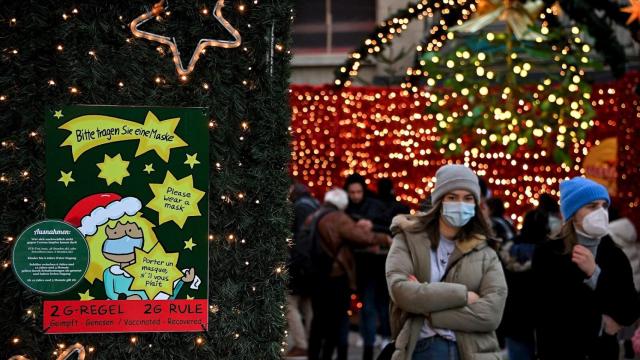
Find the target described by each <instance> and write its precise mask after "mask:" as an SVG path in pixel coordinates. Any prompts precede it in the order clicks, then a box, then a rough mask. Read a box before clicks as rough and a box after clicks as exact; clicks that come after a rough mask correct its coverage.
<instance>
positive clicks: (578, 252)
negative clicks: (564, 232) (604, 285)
mask: <svg viewBox="0 0 640 360" xmlns="http://www.w3.org/2000/svg"><path fill="white" fill-rule="evenodd" d="M571 261H573V262H574V263H575V264H576V265H578V267H579V268H580V270H582V271H583V272H584V273H585V274H587V276H588V277H591V275H593V273H594V271H596V260H595V259H594V258H593V254H592V253H591V251H589V249H587V248H586V247H584V246H582V245H575V246H574V247H573V252H572V253H571Z"/></svg>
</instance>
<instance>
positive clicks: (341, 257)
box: [307, 189, 391, 360]
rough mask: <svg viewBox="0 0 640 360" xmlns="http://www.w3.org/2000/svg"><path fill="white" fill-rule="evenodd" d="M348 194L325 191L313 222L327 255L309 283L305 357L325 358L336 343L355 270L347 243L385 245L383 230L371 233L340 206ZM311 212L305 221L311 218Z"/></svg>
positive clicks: (344, 315)
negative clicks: (325, 268)
mask: <svg viewBox="0 0 640 360" xmlns="http://www.w3.org/2000/svg"><path fill="white" fill-rule="evenodd" d="M348 203H349V198H348V196H347V193H346V192H345V191H344V190H342V189H332V190H330V191H328V192H327V193H326V194H325V198H324V205H323V206H322V207H321V208H320V210H318V212H320V211H323V212H325V215H324V216H322V217H321V218H319V220H318V222H317V234H318V239H319V240H320V242H321V245H322V248H323V249H324V251H325V252H326V255H328V257H329V258H330V259H331V260H330V266H329V269H328V273H327V274H321V275H320V277H318V278H317V281H315V282H314V283H313V284H311V285H312V286H313V290H312V298H311V301H312V304H313V314H314V316H313V320H312V322H311V337H310V339H309V359H310V360H316V359H323V360H329V359H331V358H332V356H333V352H334V350H335V348H336V346H337V344H338V340H339V333H340V328H341V326H342V324H343V323H344V319H345V318H346V317H347V310H348V309H349V299H350V295H351V289H354V288H355V283H356V274H355V266H354V261H353V255H352V253H351V249H350V246H357V247H364V246H373V245H383V246H388V245H389V244H390V242H391V238H390V237H389V235H387V234H383V233H375V232H372V231H369V230H367V229H365V227H363V226H358V224H357V223H356V222H355V221H353V220H352V219H351V218H350V217H349V216H348V215H347V214H346V213H345V212H344V210H345V209H346V208H347V205H348ZM314 215H315V213H314V214H312V215H311V216H310V217H309V218H308V219H307V221H313V218H314Z"/></svg>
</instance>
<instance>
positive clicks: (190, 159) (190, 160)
mask: <svg viewBox="0 0 640 360" xmlns="http://www.w3.org/2000/svg"><path fill="white" fill-rule="evenodd" d="M197 156H198V153H195V154H193V155H189V154H187V160H186V161H185V162H184V163H185V164H187V165H189V166H191V168H192V169H193V167H194V166H195V165H196V164H200V161H198V160H197V159H196V157H197Z"/></svg>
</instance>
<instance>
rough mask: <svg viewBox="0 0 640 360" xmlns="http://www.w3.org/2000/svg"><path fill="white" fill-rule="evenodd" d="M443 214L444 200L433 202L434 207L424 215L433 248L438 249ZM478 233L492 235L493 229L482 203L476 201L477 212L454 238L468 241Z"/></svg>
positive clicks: (485, 235)
mask: <svg viewBox="0 0 640 360" xmlns="http://www.w3.org/2000/svg"><path fill="white" fill-rule="evenodd" d="M441 214H442V200H439V201H438V202H437V203H435V204H433V207H432V208H431V209H430V210H429V211H428V212H427V213H426V214H425V215H424V217H422V221H423V223H424V226H425V231H426V232H427V235H428V236H429V240H430V241H431V248H432V249H434V250H435V249H437V248H438V245H439V244H440V216H441ZM477 235H482V236H484V237H487V238H489V237H492V236H493V230H492V228H491V225H489V221H488V219H487V218H486V217H485V216H484V215H483V213H482V210H481V209H480V205H479V204H478V203H477V202H476V204H475V214H474V215H473V217H472V218H471V220H469V222H468V223H466V224H465V225H464V226H463V227H462V228H460V231H458V233H457V234H456V237H455V238H454V240H460V241H467V240H470V239H472V238H473V237H475V236H477Z"/></svg>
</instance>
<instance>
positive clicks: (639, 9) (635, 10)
mask: <svg viewBox="0 0 640 360" xmlns="http://www.w3.org/2000/svg"><path fill="white" fill-rule="evenodd" d="M620 11H622V12H626V13H627V14H629V18H628V19H627V25H629V24H631V23H632V22H634V21H640V0H629V6H626V7H623V8H622V9H620Z"/></svg>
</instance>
